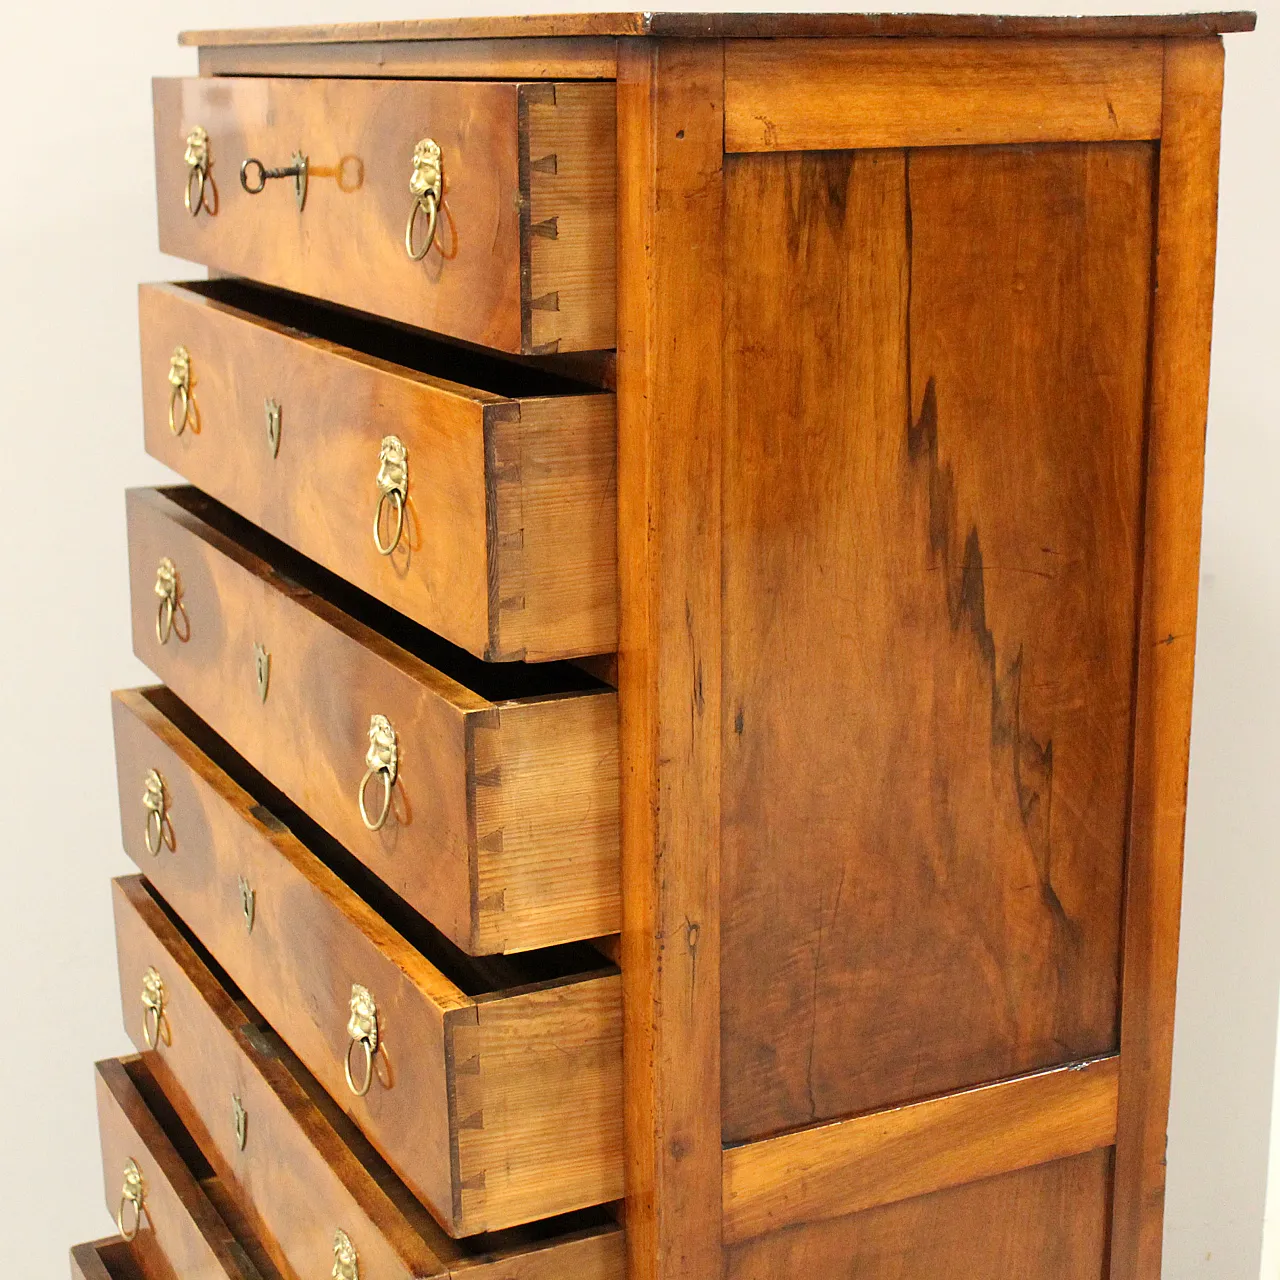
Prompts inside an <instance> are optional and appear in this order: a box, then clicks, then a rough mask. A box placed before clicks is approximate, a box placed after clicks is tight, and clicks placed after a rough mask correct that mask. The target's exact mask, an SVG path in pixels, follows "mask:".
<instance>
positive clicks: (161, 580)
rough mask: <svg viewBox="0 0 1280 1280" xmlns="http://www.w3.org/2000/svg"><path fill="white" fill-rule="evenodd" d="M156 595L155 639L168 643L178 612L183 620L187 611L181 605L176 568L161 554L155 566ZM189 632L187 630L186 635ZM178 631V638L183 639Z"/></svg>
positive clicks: (179, 584)
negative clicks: (157, 602)
mask: <svg viewBox="0 0 1280 1280" xmlns="http://www.w3.org/2000/svg"><path fill="white" fill-rule="evenodd" d="M155 592H156V595H157V596H158V597H159V599H160V603H159V604H158V605H157V606H156V639H157V640H159V641H160V643H161V644H168V643H169V637H170V636H171V635H173V632H174V622H175V620H176V619H177V616H178V614H182V617H183V621H184V622H185V620H186V616H187V611H186V609H184V608H183V606H182V588H181V583H180V582H179V580H178V570H177V568H176V566H175V565H174V563H173V561H172V560H170V559H169V557H168V556H163V557H162V558H161V560H160V563H159V564H158V565H157V566H156V585H155ZM189 634H190V632H189V631H188V635H189ZM185 638H186V637H185V636H183V634H182V633H181V632H178V639H179V640H185Z"/></svg>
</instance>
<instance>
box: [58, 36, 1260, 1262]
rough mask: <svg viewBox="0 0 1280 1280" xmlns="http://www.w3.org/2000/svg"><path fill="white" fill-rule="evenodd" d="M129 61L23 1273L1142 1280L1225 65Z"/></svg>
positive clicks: (565, 53)
mask: <svg viewBox="0 0 1280 1280" xmlns="http://www.w3.org/2000/svg"><path fill="white" fill-rule="evenodd" d="M1252 26H1253V17H1252V15H1250V14H1217V15H1184V16H1179V17H1170V18H1155V17H1146V18H1080V19H1048V18H1045V19H1032V18H1004V19H995V18H978V17H926V16H912V15H903V16H896V17H889V16H874V15H857V14H843V15H841V14H824V15H803V14H795V15H759V14H757V15H732V14H703V15H693V14H685V15H678V14H672V15H661V14H603V15H579V16H576V17H565V18H507V19H503V18H496V19H471V18H460V19H456V20H437V21H427V22H401V23H385V24H377V25H374V24H368V25H355V26H348V27H332V28H307V29H296V30H259V31H242V32H200V33H188V34H187V35H185V36H183V37H182V39H183V42H184V43H185V44H187V45H191V46H195V47H197V48H198V49H199V59H200V74H199V75H198V76H195V77H192V78H189V79H177V80H158V81H156V83H155V86H154V103H155V149H156V152H155V154H156V182H157V200H158V225H159V233H160V247H161V248H162V249H163V250H164V251H166V252H168V253H172V254H174V255H177V256H179V257H183V258H186V259H188V260H190V261H192V262H195V263H199V264H201V265H203V266H205V267H207V268H208V274H209V278H208V279H207V280H195V281H186V282H182V283H177V284H145V285H143V286H142V288H141V291H140V294H139V323H140V332H141V364H142V374H143V392H144V424H142V426H143V429H144V431H145V440H146V445H147V448H148V451H149V452H151V453H152V454H153V455H154V456H155V457H156V458H158V459H159V460H160V461H162V462H164V463H166V464H167V465H168V466H170V467H171V468H173V469H174V470H175V471H177V472H178V473H179V474H180V475H181V476H182V477H183V479H184V480H186V481H188V482H189V485H190V486H191V487H187V486H180V487H174V488H167V489H160V490H151V491H144V490H138V491H133V492H131V493H130V494H129V497H128V527H129V547H128V557H129V578H130V588H131V593H132V609H131V616H132V626H133V642H134V649H135V652H136V653H137V654H138V656H139V657H140V658H141V659H142V660H143V661H144V662H145V663H146V664H147V665H148V667H150V668H151V670H153V671H154V672H155V673H156V675H157V676H158V677H159V678H160V679H161V680H162V681H163V682H164V684H163V685H162V686H158V687H154V688H148V689H142V690H132V691H123V692H120V693H117V694H116V695H114V698H113V704H112V708H113V716H114V725H115V736H116V755H117V768H118V777H119V791H120V817H121V833H122V837H123V841H124V846H125V849H126V851H127V852H128V853H129V855H130V857H131V858H132V859H133V861H134V863H135V864H136V865H137V868H138V870H139V871H140V872H141V875H135V876H130V877H126V878H123V879H121V880H118V881H116V883H115V886H114V897H113V903H114V911H115V919H116V928H117V937H118V944H119V959H120V984H121V985H120V990H121V1001H122V1011H123V1016H124V1019H125V1025H126V1028H127V1029H128V1031H129V1034H130V1036H131V1038H132V1039H133V1041H134V1044H135V1046H136V1048H137V1050H138V1056H137V1057H133V1058H128V1059H122V1060H119V1061H111V1062H105V1063H100V1064H99V1065H98V1069H97V1070H98V1079H97V1085H98V1097H99V1109H100V1117H101V1125H102V1142H103V1159H104V1177H105V1187H106V1195H107V1202H108V1207H109V1208H110V1209H111V1211H112V1212H113V1213H115V1215H116V1223H117V1229H118V1231H119V1233H120V1236H121V1237H123V1238H122V1239H121V1238H116V1239H112V1240H103V1241H99V1242H97V1243H96V1244H93V1245H84V1246H77V1248H76V1249H74V1250H73V1253H72V1267H73V1273H74V1274H75V1275H77V1276H80V1277H83V1278H84V1280H104V1278H107V1277H117V1278H118V1280H124V1278H126V1277H128V1278H133V1277H145V1278H146V1280H177V1278H182V1280H187V1278H189V1277H200V1278H202V1280H203V1278H204V1277H215V1278H222V1277H231V1278H232V1280H264V1278H265V1280H272V1278H273V1277H276V1276H279V1277H284V1278H285V1280H303V1278H304V1277H311V1276H316V1275H323V1274H326V1270H328V1273H329V1274H331V1275H332V1276H333V1277H335V1278H336V1280H359V1277H362V1276H363V1277H364V1280H390V1278H397V1280H410V1278H415V1280H424V1278H426V1277H437V1278H443V1277H446V1276H454V1277H459V1278H465V1280H568V1278H569V1277H572V1278H573V1280H623V1277H624V1275H625V1276H627V1277H630V1280H711V1278H712V1277H724V1280H774V1278H775V1277H780V1276H790V1275H808V1274H814V1275H819V1274H822V1275H827V1274H831V1275H856V1276H858V1277H859V1280H917V1278H918V1280H924V1278H925V1277H929V1278H930V1280H932V1278H933V1277H935V1276H937V1275H949V1276H958V1277H963V1278H964V1280H1007V1278H1008V1277H1010V1276H1017V1277H1020V1278H1025V1280H1104V1278H1108V1280H1157V1277H1158V1276H1159V1273H1160V1244H1161V1231H1162V1222H1163V1195H1164V1145H1165V1123H1166V1117H1167V1111H1168V1100H1169V1074H1170V1056H1171V1046H1172V1030H1173V1009H1174V989H1175V979H1176V973H1177V952H1178V919H1179V907H1180V898H1181V862H1182V840H1183V822H1184V811H1185V797H1186V780H1187V744H1188V736H1189V730H1190V713H1191V692H1192V675H1193V658H1194V640H1195V625H1196V602H1197V569H1198V555H1199V538H1200V501H1201V489H1202V480H1203V457H1204V431H1205V422H1206V405H1207V392H1208V369H1209V342H1210V328H1211V319H1212V302H1213V272H1214V252H1215V232H1216V226H1215V224H1216V199H1217V167H1218V145H1219V144H1218V131H1219V113H1220V106H1221V93H1222V74H1223V42H1222V36H1223V34H1224V33H1228V32H1238V31H1248V30H1250V29H1251V28H1252Z"/></svg>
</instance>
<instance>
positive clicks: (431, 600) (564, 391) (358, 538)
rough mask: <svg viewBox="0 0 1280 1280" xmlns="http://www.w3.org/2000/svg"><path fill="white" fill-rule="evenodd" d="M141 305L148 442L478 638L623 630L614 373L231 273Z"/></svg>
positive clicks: (502, 648) (435, 625)
mask: <svg viewBox="0 0 1280 1280" xmlns="http://www.w3.org/2000/svg"><path fill="white" fill-rule="evenodd" d="M138 318H139V324H140V328H141V332H142V386H143V399H142V403H143V417H144V422H145V428H146V443H147V451H148V452H149V453H151V454H152V455H153V456H154V457H156V458H159V459H160V461H161V462H163V463H165V464H166V465H167V466H170V467H172V468H173V469H174V470H175V471H177V472H178V473H179V474H181V475H183V476H185V477H186V478H187V479H188V480H190V481H191V483H192V484H195V485H198V486H199V487H200V488H201V489H203V490H204V491H205V492H206V493H208V494H211V495H212V496H213V497H215V498H217V499H218V501H219V502H224V503H226V504H227V506H229V507H231V508H232V509H233V510H235V511H237V512H239V514H240V515H242V516H244V517H245V518H246V519H248V520H251V521H252V522H253V523H254V524H256V525H258V526H260V527H261V528H263V529H265V530H266V531H267V532H268V533H271V534H273V535H275V536H276V537H278V538H280V539H282V540H283V541H284V542H286V543H288V544H289V546H291V547H293V548H295V549H296V550H298V551H300V552H302V554H303V555H306V556H309V557H310V558H311V559H313V560H315V561H316V562H317V563H319V564H322V565H323V566H324V567H325V568H326V569H329V570H331V571H332V572H333V573H336V574H338V575H339V576H340V577H342V578H345V579H346V580H347V581H348V582H351V583H353V584H354V585H355V586H357V587H359V588H360V589H361V590H362V591H367V592H368V593H369V594H370V595H372V596H374V597H376V598H377V599H379V600H382V601H383V602H385V603H386V604H388V605H390V606H391V607H392V608H394V609H397V610H399V611H400V612H401V613H404V614H406V615H407V616H408V617H410V618H412V619H413V620H414V621H415V622H420V623H421V624H422V625H423V626H425V627H429V628H430V629H431V630H432V631H435V632H437V633H439V634H440V635H442V636H444V637H445V638H446V639H447V640H450V641H452V642H453V643H454V644H457V645H460V646H461V647H462V648H464V649H466V650H467V651H468V652H470V653H473V654H475V655H476V656H477V657H480V658H484V659H486V660H491V661H512V660H516V659H521V660H527V661H537V662H541V661H546V660H548V659H552V658H565V657H575V656H581V655H586V654H598V653H606V652H612V651H613V650H614V649H615V648H616V647H617V630H618V624H617V620H618V573H617V492H616V489H617V470H616V437H617V428H616V424H615V418H614V397H613V395H612V393H609V392H598V391H593V390H592V389H591V388H590V387H586V386H583V385H582V384H580V383H576V382H570V381H568V380H566V379H564V378H560V377H554V376H552V375H550V374H548V373H545V372H542V371H541V370H538V369H532V368H529V367H527V366H525V365H521V364H518V363H517V362H514V361H511V360H504V359H499V358H497V357H494V356H490V355H486V354H483V353H480V352H475V351H470V350H464V349H462V348H459V347H454V346H448V345H446V344H444V343H441V342H435V341H431V340H428V339H425V338H423V337H422V336H421V335H417V334H413V333H410V332H408V331H406V330H404V329H403V328H401V327H398V326H394V325H388V324H380V323H378V322H376V321H373V320H371V319H368V318H365V317H358V318H357V317H353V316H351V315H349V314H347V313H345V312H341V311H338V310H337V309H335V308H333V307H327V306H320V305H317V304H316V303H314V302H308V301H307V300H306V299H305V298H300V297H298V296H297V295H293V294H285V293H281V292H279V291H278V290H273V289H260V288H252V287H250V286H247V285H245V284H244V283H243V282H240V281H234V280H211V281H207V282H203V283H201V282H195V283H191V284H182V285H177V284H167V285H166V284H151V285H143V286H142V288H141V290H140V291H139V296H138ZM375 526H376V528H375Z"/></svg>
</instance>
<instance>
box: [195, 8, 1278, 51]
mask: <svg viewBox="0 0 1280 1280" xmlns="http://www.w3.org/2000/svg"><path fill="white" fill-rule="evenodd" d="M1257 18H1258V16H1257V14H1256V13H1250V12H1247V11H1236V12H1230V13H1180V14H1168V15H1165V16H1157V15H1149V16H1141V15H1136V16H1130V17H1125V16H1115V17H1095V18H1090V17H1081V18H1050V17H1016V16H1002V15H999V14H932V13H570V14H559V15H550V14H547V15H542V14H533V15H525V16H513V17H505V18H475V17H467V18H428V19H417V20H411V21H403V22H350V23H336V24H324V25H315V26H306V27H256V28H245V29H242V30H238V31H236V30H233V31H226V30H223V31H184V32H182V34H181V35H180V36H179V37H178V43H179V44H182V45H203V46H206V47H208V46H211V45H260V44H346V43H363V42H366V41H377V40H497V39H516V38H524V39H530V38H535V39H536V38H541V37H563V36H671V37H679V38H682V39H696V38H699V37H704V38H712V39H716V38H721V39H742V38H747V37H761V38H767V39H768V38H777V37H781V36H810V37H813V36H846V37H847V36H952V37H956V36H995V37H1001V36H1003V37H1015V36H1016V37H1024V38H1025V37H1049V38H1058V39H1060V38H1062V37H1064V36H1088V37H1097V36H1115V37H1122V38H1137V37H1143V36H1151V37H1155V36H1210V35H1219V34H1224V33H1226V32H1232V31H1252V30H1253V29H1254V26H1255V25H1256V23H1257Z"/></svg>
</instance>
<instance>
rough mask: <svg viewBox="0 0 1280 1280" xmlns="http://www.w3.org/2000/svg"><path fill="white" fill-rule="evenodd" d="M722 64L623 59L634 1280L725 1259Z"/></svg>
mask: <svg viewBox="0 0 1280 1280" xmlns="http://www.w3.org/2000/svg"><path fill="white" fill-rule="evenodd" d="M723 85H724V59H723V51H722V49H721V46H719V45H718V44H704V45H693V44H682V43H678V42H677V43H662V42H658V43H653V44H650V43H637V44H624V45H622V46H621V47H620V49H619V62H618V153H619V157H620V161H621V163H620V166H619V179H620V187H619V213H620V219H619V244H620V246H621V258H620V269H619V300H620V310H619V350H618V387H619V422H618V471H619V484H618V488H619V510H618V545H619V552H618V562H619V566H620V569H621V643H620V649H619V676H620V685H619V688H620V700H621V741H622V759H623V762H624V764H623V770H622V792H623V799H622V831H623V841H622V843H623V881H624V885H625V892H624V895H623V901H624V916H623V931H622V972H623V975H624V981H625V983H626V998H625V1007H626V1027H625V1045H626V1048H625V1055H626V1064H627V1066H626V1073H627V1074H626V1134H627V1143H626V1149H627V1220H626V1221H627V1251H628V1275H629V1276H630V1277H631V1280H662V1278H665V1277H668V1276H676V1275H678V1276H682V1277H689V1280H711V1278H712V1277H718V1276H719V1275H720V1274H721V1247H720V1133H719V1121H718V1115H719V1100H718V1098H719V1075H720V981H719V966H720V883H719V848H718V845H719V826H720V813H719V804H720V741H719V735H720V466H721V431H722V424H721V412H722V405H721V389H720V379H719V377H718V376H717V374H716V372H715V371H716V370H718V369H719V365H720V344H721V292H722V284H721V280H722V269H723V259H722V245H723V239H722V238H723V228H722V211H723V200H722V188H723V175H722V165H723V145H722V140H723V131H724V105H723Z"/></svg>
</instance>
